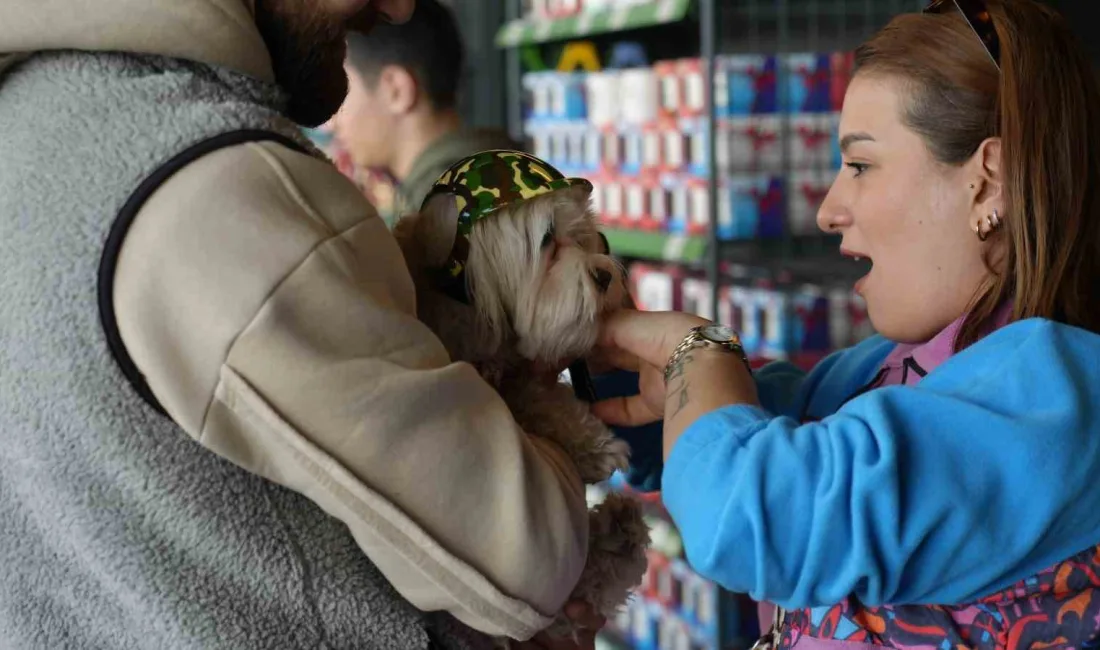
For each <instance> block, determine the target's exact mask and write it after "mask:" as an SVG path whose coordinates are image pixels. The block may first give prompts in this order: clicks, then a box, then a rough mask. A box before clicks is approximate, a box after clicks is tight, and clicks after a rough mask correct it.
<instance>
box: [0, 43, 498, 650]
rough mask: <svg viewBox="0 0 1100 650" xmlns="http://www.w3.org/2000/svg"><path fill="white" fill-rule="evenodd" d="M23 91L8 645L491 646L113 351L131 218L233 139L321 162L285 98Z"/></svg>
mask: <svg viewBox="0 0 1100 650" xmlns="http://www.w3.org/2000/svg"><path fill="white" fill-rule="evenodd" d="M4 75H5V76H4V78H3V84H2V87H0V143H2V146H3V152H2V155H0V269H2V273H0V296H2V297H3V303H4V304H3V307H4V308H3V309H2V310H0V436H2V438H0V521H2V522H3V525H0V648H13V649H15V648H18V649H19V650H33V649H38V648H42V649H50V650H58V649H66V648H80V649H93V650H94V649H97V648H111V649H129V648H135V649H136V648H164V649H175V648H180V649H184V648H194V649H196V650H198V649H202V650H219V649H225V650H229V649H233V650H251V649H259V648H287V649H293V648H331V649H338V648H348V649H351V648H356V649H377V650H424V649H426V648H428V647H429V632H428V630H430V629H435V630H436V631H437V632H436V634H435V636H437V637H442V644H441V645H443V646H444V647H455V648H473V647H476V646H479V645H480V644H481V643H482V641H481V640H480V639H479V638H478V637H477V636H476V635H473V634H469V633H468V631H466V630H464V628H462V626H460V625H458V624H456V623H455V622H454V621H453V620H451V619H449V618H448V617H446V616H443V615H431V616H428V615H424V614H422V613H420V612H418V611H417V610H416V609H414V608H413V607H412V606H411V605H409V604H408V603H407V602H406V601H405V600H403V599H402V598H401V597H400V596H398V595H397V593H396V592H395V591H394V590H393V589H392V587H391V586H390V585H389V583H388V582H387V581H386V580H385V579H384V578H383V577H382V575H381V574H380V573H379V571H378V570H377V569H376V568H375V567H374V566H373V565H372V564H371V562H370V561H369V560H368V559H367V558H366V556H365V555H364V554H363V552H362V551H361V550H360V549H359V548H358V547H357V546H356V544H355V541H354V540H353V538H352V536H351V535H350V534H349V533H348V531H347V529H346V528H345V526H344V525H343V524H341V523H340V522H339V521H338V520H336V519H334V518H332V517H329V516H328V515H326V514H325V513H324V512H322V511H321V509H320V508H318V507H316V506H315V505H313V504H312V503H311V502H310V501H308V500H306V499H305V498H304V497H301V496H300V495H297V494H295V493H293V492H291V491H289V490H286V489H283V488H281V487H278V486H277V485H275V484H273V483H270V482H268V481H266V480H264V479H261V478H259V477H257V476H255V475H252V474H250V473H248V472H245V471H244V470H242V469H239V468H238V467H236V466H234V465H232V464H230V463H228V462H226V461H224V460H221V459H220V458H219V457H217V456H216V455H215V454H212V453H210V452H209V451H206V450H204V449H203V448H202V447H200V446H199V445H198V444H197V443H196V442H194V441H193V440H192V439H191V438H189V437H188V436H187V435H185V434H184V432H183V431H182V430H180V429H179V428H178V427H177V426H176V425H175V424H173V423H172V422H171V421H169V420H167V419H165V418H162V417H161V416H160V415H158V414H157V413H156V412H154V411H153V410H152V409H151V408H150V407H148V406H147V405H146V404H144V403H143V402H141V401H140V399H139V398H138V397H137V395H136V393H135V392H134V391H133V390H132V389H131V388H130V386H129V385H128V384H127V383H126V382H125V379H124V378H123V376H122V374H121V372H120V371H119V370H118V368H117V367H116V365H115V363H114V361H113V359H112V358H111V357H110V354H109V352H108V349H107V346H106V343H105V340H104V336H103V333H102V329H101V325H100V322H99V312H98V308H97V303H96V300H97V294H96V291H97V273H98V265H99V262H100V256H101V254H102V250H103V244H104V241H105V239H106V237H107V233H108V230H109V228H110V226H111V224H112V222H113V220H114V218H115V215H116V214H117V212H118V210H119V209H120V208H121V207H122V205H123V203H124V202H125V201H126V199H127V197H128V196H129V195H130V193H131V192H132V191H133V190H134V189H135V187H136V186H137V184H138V183H139V182H140V181H141V180H142V179H143V178H145V177H146V176H147V175H148V174H149V173H151V172H152V171H153V170H154V169H155V168H156V167H158V166H159V165H160V164H162V163H163V162H164V161H166V160H167V159H169V158H171V157H172V156H173V155H174V154H176V153H178V152H180V151H182V150H184V149H185V148H187V147H188V146H189V145H191V144H194V143H195V142H198V141H200V140H203V139H206V138H208V137H211V136H213V135H216V134H219V133H224V132H227V131H233V130H237V129H245V128H249V129H267V130H271V131H275V132H278V133H282V134H284V135H286V136H289V137H291V138H295V139H297V140H298V141H299V142H302V144H303V145H307V143H306V141H305V139H304V138H303V137H302V135H301V133H300V132H299V130H298V129H297V128H296V127H295V126H294V125H293V124H291V123H290V122H288V121H287V120H286V119H284V118H283V117H282V116H281V114H280V109H281V108H282V98H281V97H280V95H279V93H278V92H277V90H276V89H275V87H274V86H273V85H271V84H269V83H266V82H264V81H262V80H260V79H258V78H256V77H251V76H246V75H244V74H239V73H237V72H233V71H230V70H229V69H225V68H215V67H211V66H207V65H202V64H198V63H191V62H185V61H182V60H178V59H171V58H161V57H158V56H152V55H130V54H114V53H80V52H71V51H58V52H46V53H40V54H35V55H33V56H30V57H29V58H26V59H25V60H22V61H21V62H18V63H16V64H15V65H13V66H10V67H9V69H8V70H7V71H6V72H5V73H4ZM463 637H466V638H465V639H463Z"/></svg>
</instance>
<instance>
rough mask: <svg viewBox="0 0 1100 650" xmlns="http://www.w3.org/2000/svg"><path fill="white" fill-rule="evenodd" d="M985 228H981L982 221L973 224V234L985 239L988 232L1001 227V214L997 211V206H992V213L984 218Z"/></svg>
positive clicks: (982, 239) (987, 236)
mask: <svg viewBox="0 0 1100 650" xmlns="http://www.w3.org/2000/svg"><path fill="white" fill-rule="evenodd" d="M985 225H986V226H987V229H986V230H982V222H981V221H980V220H979V221H978V223H976V224H974V234H976V235H977V236H978V239H979V240H981V241H985V240H987V239H989V235H990V233H992V232H993V231H994V230H996V229H998V228H1000V227H1001V215H1000V214H999V213H998V212H997V208H993V214H991V215H989V216H988V217H986V218H985Z"/></svg>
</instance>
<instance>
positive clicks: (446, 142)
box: [334, 0, 519, 225]
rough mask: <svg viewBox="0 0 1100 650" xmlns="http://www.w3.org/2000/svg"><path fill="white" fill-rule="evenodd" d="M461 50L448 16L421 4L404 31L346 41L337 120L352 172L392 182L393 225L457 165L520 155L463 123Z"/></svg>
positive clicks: (423, 0)
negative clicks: (489, 154) (481, 156)
mask: <svg viewBox="0 0 1100 650" xmlns="http://www.w3.org/2000/svg"><path fill="white" fill-rule="evenodd" d="M465 60H466V56H465V48H464V47H463V42H462V36H461V34H459V31H458V26H457V24H456V23H455V18H454V15H453V14H452V13H451V11H450V10H449V9H448V8H447V7H444V6H443V5H441V4H440V3H439V1H438V0H420V1H419V2H417V6H416V11H415V13H414V14H413V17H412V19H411V20H410V21H409V22H408V23H406V24H403V25H389V24H387V25H379V26H377V27H376V28H375V29H374V30H373V31H372V32H371V33H370V36H369V37H367V36H364V35H363V34H360V33H356V32H351V33H350V34H349V36H348V57H347V62H346V66H345V67H346V69H347V72H348V78H349V92H348V97H347V100H346V101H345V103H344V105H343V107H342V108H341V109H340V112H339V113H338V114H337V116H336V119H335V121H334V127H335V131H336V137H337V139H338V140H339V142H340V146H341V147H343V148H344V149H345V150H346V151H347V153H348V154H349V155H350V156H351V159H352V160H353V161H354V163H355V165H356V167H358V168H359V169H361V170H375V171H379V170H380V171H382V172H384V173H386V174H387V175H389V176H390V177H392V178H393V179H394V181H395V182H396V185H397V187H396V192H395V195H394V205H393V209H392V210H391V211H390V214H389V215H386V216H387V221H388V222H390V223H391V225H392V222H393V221H394V220H395V219H396V218H399V217H400V216H402V215H405V214H408V213H410V212H414V211H416V210H418V209H420V203H421V202H422V201H423V199H424V197H425V195H427V193H428V191H429V190H430V189H431V186H432V183H434V182H435V180H436V179H437V178H439V176H440V175H441V174H442V173H443V172H444V171H446V170H447V168H448V167H450V166H451V165H452V164H454V163H455V162H457V161H458V160H460V159H462V158H464V157H466V156H468V155H470V154H472V153H476V152H478V151H483V150H486V149H517V148H519V145H517V144H516V143H515V142H514V141H512V140H511V139H510V138H509V137H508V135H507V134H506V133H503V132H501V131H497V130H489V129H472V128H467V127H465V126H464V125H463V124H462V118H461V117H460V116H459V114H458V110H457V108H456V106H457V100H458V94H459V92H460V90H461V81H462V75H463V71H464V65H465Z"/></svg>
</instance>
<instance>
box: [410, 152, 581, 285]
mask: <svg viewBox="0 0 1100 650" xmlns="http://www.w3.org/2000/svg"><path fill="white" fill-rule="evenodd" d="M569 188H579V189H581V190H583V191H584V192H585V194H586V195H587V194H589V193H591V192H592V183H590V182H588V181H587V180H584V179H583V178H566V177H565V176H564V175H563V174H562V173H561V172H559V171H558V170H557V169H555V168H554V167H553V166H552V165H550V164H549V163H547V162H545V161H543V160H539V159H538V158H536V157H534V156H532V155H529V154H526V153H523V152H522V151H512V150H509V149H494V150H490V151H482V152H480V153H476V154H474V155H472V156H469V157H467V158H463V159H462V160H460V161H458V162H457V163H455V164H454V165H452V166H451V167H450V169H448V170H447V171H445V172H443V174H442V175H441V176H440V177H439V180H437V181H436V182H435V184H434V185H433V186H432V189H431V191H430V192H428V196H427V197H426V198H425V199H424V204H423V206H424V207H427V205H428V203H429V202H430V201H432V200H433V199H435V198H436V197H438V196H441V195H449V196H452V197H454V200H455V207H456V209H457V211H458V223H457V224H456V228H457V232H456V233H455V243H454V247H453V249H452V251H451V255H450V256H449V258H448V260H447V261H446V263H445V265H444V267H443V268H442V269H440V271H441V273H440V284H441V285H442V286H443V288H445V289H447V290H448V291H450V292H451V293H452V295H453V296H455V297H456V298H458V299H460V300H463V302H468V296H466V293H465V290H466V288H465V273H464V272H465V268H466V258H467V255H468V253H469V249H470V240H469V236H470V233H471V232H472V231H473V229H474V224H475V223H477V222H478V221H480V220H482V219H484V218H485V217H487V216H489V215H492V214H494V213H496V212H499V211H500V210H501V209H503V208H508V207H513V206H515V205H516V204H518V203H522V202H523V201H528V200H530V199H534V198H537V197H540V196H545V195H547V194H550V193H552V192H557V191H560V190H565V189H569ZM422 209H423V208H422Z"/></svg>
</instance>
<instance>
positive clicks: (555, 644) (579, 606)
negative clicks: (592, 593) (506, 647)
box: [511, 601, 607, 650]
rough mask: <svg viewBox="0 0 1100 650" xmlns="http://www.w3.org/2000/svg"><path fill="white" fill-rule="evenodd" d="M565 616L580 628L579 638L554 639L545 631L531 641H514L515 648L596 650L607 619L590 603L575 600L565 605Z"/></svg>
mask: <svg viewBox="0 0 1100 650" xmlns="http://www.w3.org/2000/svg"><path fill="white" fill-rule="evenodd" d="M565 616H566V617H567V618H568V619H569V620H571V621H573V623H575V624H576V625H577V627H578V628H580V633H579V634H578V635H577V639H576V640H574V639H570V638H566V639H552V638H550V637H549V636H548V635H547V634H546V633H545V632H543V633H542V634H539V635H537V636H536V637H535V638H533V639H531V640H530V641H523V642H513V643H512V645H511V647H512V649H513V650H595V648H596V633H597V632H599V631H600V630H601V629H603V626H604V624H606V623H607V620H606V619H604V618H603V617H602V616H598V615H596V614H595V613H594V612H593V611H592V606H591V605H589V604H588V603H584V602H580V601H573V602H570V603H568V604H567V605H566V606H565Z"/></svg>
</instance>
